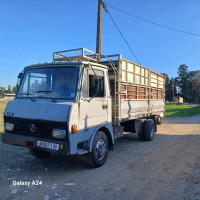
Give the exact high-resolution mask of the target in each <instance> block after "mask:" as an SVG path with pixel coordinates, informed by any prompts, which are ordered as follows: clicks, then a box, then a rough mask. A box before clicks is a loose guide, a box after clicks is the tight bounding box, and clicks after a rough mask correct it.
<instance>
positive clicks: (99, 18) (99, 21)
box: [96, 0, 102, 54]
mask: <svg viewBox="0 0 200 200" xmlns="http://www.w3.org/2000/svg"><path fill="white" fill-rule="evenodd" d="M98 1H99V3H98V15H97V41H96V53H98V54H101V32H102V0H98Z"/></svg>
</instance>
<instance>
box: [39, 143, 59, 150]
mask: <svg viewBox="0 0 200 200" xmlns="http://www.w3.org/2000/svg"><path fill="white" fill-rule="evenodd" d="M37 146H38V147H43V148H46V149H53V150H58V149H59V144H55V143H49V142H43V141H37Z"/></svg>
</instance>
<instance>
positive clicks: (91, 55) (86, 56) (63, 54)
mask: <svg viewBox="0 0 200 200" xmlns="http://www.w3.org/2000/svg"><path fill="white" fill-rule="evenodd" d="M99 58H100V55H99V54H97V53H95V52H93V51H90V50H88V49H85V48H79V49H71V50H66V51H57V52H54V53H53V60H54V61H93V62H98V61H99Z"/></svg>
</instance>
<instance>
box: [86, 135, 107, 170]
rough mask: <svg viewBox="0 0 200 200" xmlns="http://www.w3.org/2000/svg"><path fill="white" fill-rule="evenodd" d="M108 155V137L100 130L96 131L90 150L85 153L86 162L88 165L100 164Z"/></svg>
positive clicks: (95, 165)
mask: <svg viewBox="0 0 200 200" xmlns="http://www.w3.org/2000/svg"><path fill="white" fill-rule="evenodd" d="M107 157H108V138H107V136H106V134H105V133H104V132H102V131H97V133H96V135H95V137H94V140H93V144H92V152H90V153H88V154H86V155H85V158H86V162H87V164H88V165H89V166H90V167H94V168H95V167H100V166H102V165H103V164H104V163H105V162H106V159H107Z"/></svg>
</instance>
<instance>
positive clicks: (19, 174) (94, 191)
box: [0, 115, 200, 200]
mask: <svg viewBox="0 0 200 200" xmlns="http://www.w3.org/2000/svg"><path fill="white" fill-rule="evenodd" d="M15 181H23V182H24V181H27V182H30V185H29V186H27V185H25V186H17V185H14V182H15ZM34 183H35V184H42V185H34ZM0 199H20V200H21V199H34V200H35V199H38V200H40V199H44V200H48V199H57V200H68V199H70V200H71V199H72V200H74V199H77V200H78V199H84V200H87V199H88V200H93V199H106V200H111V199H112V200H114V199H116V200H117V199H120V200H121V199H124V200H128V199H137V200H146V199H162V200H165V199H166V200H169V199H173V200H174V199H181V200H182V199H185V200H189V199H192V200H193V199H194V200H198V199H200V115H196V116H194V117H183V118H165V120H164V124H163V125H161V126H158V132H157V134H156V136H155V139H154V141H152V142H141V141H139V140H138V138H137V136H136V135H134V134H132V135H126V136H124V137H123V138H120V139H118V140H116V142H115V146H114V151H111V152H109V156H108V160H107V162H106V164H105V165H104V166H102V167H100V168H97V169H91V168H89V167H88V166H87V165H86V164H85V163H84V162H83V160H82V159H81V157H65V156H61V155H55V154H54V155H52V156H51V157H50V158H49V159H44V160H38V159H36V158H34V157H33V156H32V155H30V154H29V152H28V150H27V149H25V148H21V147H14V146H9V145H4V144H0Z"/></svg>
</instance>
